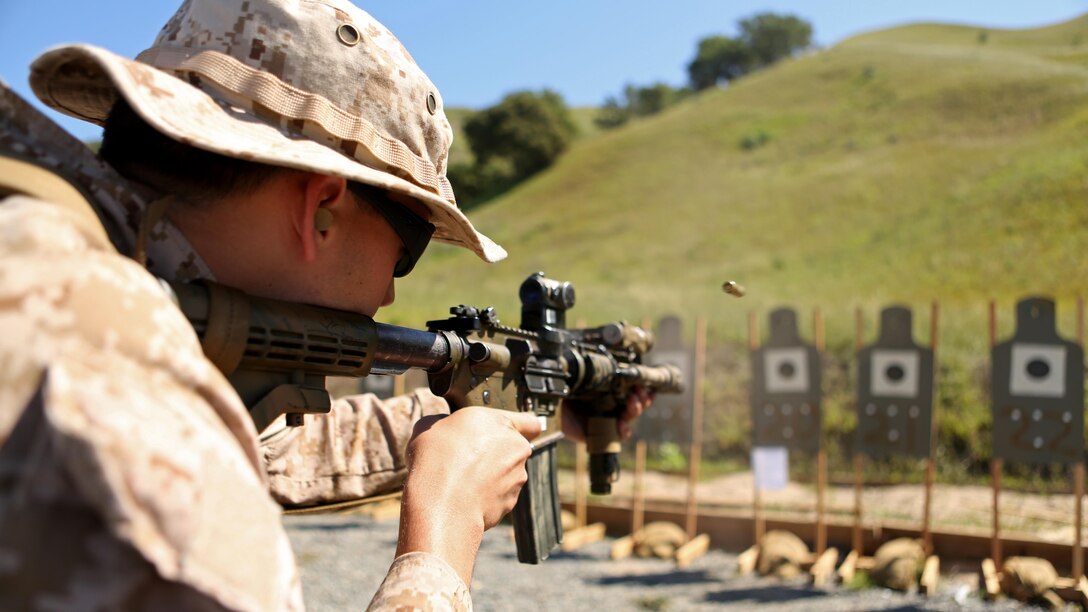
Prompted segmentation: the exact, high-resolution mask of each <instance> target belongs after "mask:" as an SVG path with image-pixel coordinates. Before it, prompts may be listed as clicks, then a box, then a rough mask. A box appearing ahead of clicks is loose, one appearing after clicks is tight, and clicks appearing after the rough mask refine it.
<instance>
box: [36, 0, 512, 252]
mask: <svg viewBox="0 0 1088 612" xmlns="http://www.w3.org/2000/svg"><path fill="white" fill-rule="evenodd" d="M30 84H31V87H32V88H33V90H34V93H35V94H36V95H37V96H38V97H39V98H40V99H41V100H42V102H44V103H45V104H47V105H48V106H50V107H52V108H54V109H56V110H58V111H60V112H62V113H65V114H68V115H71V116H73V117H76V118H79V119H84V120H86V121H90V122H92V123H97V124H99V125H101V124H103V122H104V121H105V119H106V116H107V115H108V114H109V111H110V109H111V108H112V107H113V104H114V102H115V101H116V100H117V98H118V96H123V97H124V98H125V100H127V101H128V103H129V105H130V106H132V108H133V109H134V110H135V111H136V112H137V113H138V114H139V115H140V116H141V117H143V119H144V120H145V121H147V122H148V123H149V124H151V125H152V126H153V127H154V128H155V129H157V130H159V131H160V132H162V133H163V134H165V135H167V136H169V137H170V138H173V139H175V140H177V141H179V142H182V143H185V144H188V145H192V146H195V147H198V148H201V149H206V150H208V151H213V152H215V153H220V154H223V155H227V156H230V157H236V158H241V159H246V160H251V161H256V162H262V163H266V164H271V165H275V166H283V167H287V168H296V169H300V170H307V171H311V172H318V173H322V174H331V175H335V176H342V177H344V178H347V179H349V180H352V181H358V182H360V183H365V184H368V185H373V186H375V187H379V188H382V189H386V190H389V191H391V192H395V193H400V194H404V195H406V196H409V197H411V198H414V199H415V200H417V201H419V202H421V203H423V204H424V205H426V206H427V208H428V209H429V210H430V211H431V215H432V216H431V219H430V221H431V223H433V224H434V225H435V226H436V228H437V229H436V231H435V236H434V237H435V239H437V240H440V241H442V242H447V243H450V244H454V245H457V246H462V247H465V248H468V249H470V250H472V251H473V252H475V253H476V254H477V255H479V256H480V258H482V259H484V260H485V261H489V262H494V261H498V260H500V259H503V258H504V257H506V251H505V250H504V249H503V248H502V247H501V246H499V245H498V244H496V243H495V242H493V241H492V240H491V239H490V238H488V237H487V236H484V235H483V234H481V233H479V232H477V231H476V229H475V228H474V227H473V226H472V223H471V222H470V221H469V220H468V218H467V217H465V215H464V213H462V212H461V211H460V210H459V209H458V208H457V202H456V199H455V197H454V194H453V189H452V188H451V187H450V183H449V181H448V180H447V179H446V165H447V162H448V155H449V147H450V143H451V141H452V140H453V130H452V129H451V128H450V124H449V121H448V120H447V119H446V115H445V112H444V111H443V106H442V98H441V97H440V96H439V94H438V90H437V89H436V88H435V86H434V84H433V83H431V81H430V79H428V78H427V75H425V74H424V73H423V71H422V70H421V69H420V68H419V66H417V65H416V63H415V61H414V60H413V59H412V57H411V55H409V54H408V51H407V50H405V48H404V47H403V46H402V45H401V44H400V41H398V40H397V39H396V37H394V36H393V34H392V33H390V32H389V30H388V29H386V28H385V26H383V25H382V24H380V23H378V22H377V21H376V20H375V19H374V18H373V17H371V16H370V15H368V14H367V13H366V12H364V11H362V10H360V9H359V8H357V7H355V6H354V5H352V4H351V3H349V2H347V1H346V0H186V2H185V3H184V4H182V6H181V8H180V9H178V12H177V13H176V14H175V15H174V17H173V18H171V19H170V21H169V22H167V24H166V25H165V26H164V27H163V29H162V31H161V32H160V33H159V35H158V37H157V38H156V39H155V43H154V45H153V46H152V47H151V48H150V49H148V50H146V51H144V52H143V53H141V54H140V55H139V56H137V58H136V61H133V60H130V59H127V58H123V57H120V56H118V55H116V54H113V53H111V52H109V51H106V50H104V49H101V48H98V47H94V46H90V45H69V46H63V47H58V48H55V49H51V50H49V51H47V52H46V53H44V54H43V55H42V56H41V57H39V58H38V59H37V60H35V62H34V64H33V65H32V67H31V77H30Z"/></svg>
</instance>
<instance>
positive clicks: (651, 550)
mask: <svg viewBox="0 0 1088 612" xmlns="http://www.w3.org/2000/svg"><path fill="white" fill-rule="evenodd" d="M687 541H688V534H687V532H685V531H684V529H683V528H681V527H680V526H679V525H677V524H676V523H670V522H668V521H654V522H653V523H649V524H647V525H645V526H644V527H643V528H642V532H641V533H640V537H639V538H638V542H636V543H635V554H636V555H638V556H640V557H659V558H661V559H672V558H673V557H675V556H676V549H677V548H680V547H681V546H683V545H684V544H685V543H687Z"/></svg>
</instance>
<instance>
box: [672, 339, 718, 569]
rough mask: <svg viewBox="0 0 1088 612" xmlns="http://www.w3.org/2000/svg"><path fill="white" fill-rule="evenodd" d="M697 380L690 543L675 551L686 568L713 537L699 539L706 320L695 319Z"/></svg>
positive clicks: (690, 458)
mask: <svg viewBox="0 0 1088 612" xmlns="http://www.w3.org/2000/svg"><path fill="white" fill-rule="evenodd" d="M694 369H695V380H694V383H693V386H694V387H695V388H694V389H692V392H693V393H694V395H693V396H692V411H691V452H690V453H689V454H688V499H687V520H686V521H685V531H686V533H687V537H688V541H687V543H685V544H684V545H683V546H681V547H680V548H679V549H677V551H676V563H677V565H679V566H680V567H684V566H686V565H688V564H689V563H691V562H692V561H693V560H694V559H696V558H698V557H700V556H702V555H704V554H706V551H707V549H708V548H709V545H710V536H708V535H701V536H696V527H697V521H698V517H699V504H698V501H697V499H696V487H697V486H698V484H699V464H700V462H701V461H702V445H703V399H704V394H703V381H704V379H705V377H706V319H705V318H703V317H696V319H695V367H694Z"/></svg>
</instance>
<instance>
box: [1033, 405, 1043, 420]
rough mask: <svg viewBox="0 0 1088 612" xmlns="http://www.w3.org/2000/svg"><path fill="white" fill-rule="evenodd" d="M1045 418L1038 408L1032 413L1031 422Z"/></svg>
mask: <svg viewBox="0 0 1088 612" xmlns="http://www.w3.org/2000/svg"><path fill="white" fill-rule="evenodd" d="M1042 418H1043V411H1042V410H1039V409H1038V408H1036V409H1035V410H1033V411H1032V412H1031V420H1033V421H1038V420H1040V419H1042Z"/></svg>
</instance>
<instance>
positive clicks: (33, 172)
mask: <svg viewBox="0 0 1088 612" xmlns="http://www.w3.org/2000/svg"><path fill="white" fill-rule="evenodd" d="M11 195H26V196H31V197H34V198H38V199H39V200H46V201H48V202H53V203H54V204H57V205H60V206H63V207H64V208H66V209H68V210H69V211H70V212H72V213H74V214H75V215H76V216H78V217H79V218H80V220H81V221H83V222H84V223H85V225H84V227H86V228H89V229H90V231H92V232H93V233H94V235H95V237H96V238H99V239H100V242H101V243H102V244H103V245H104V246H106V248H109V249H111V250H114V251H116V248H115V247H114V246H113V243H112V242H111V241H110V238H109V235H108V234H107V233H106V228H105V227H103V225H102V221H101V220H100V219H99V218H98V215H97V214H95V211H94V207H92V206H91V203H90V201H88V200H87V198H86V197H84V196H83V194H82V193H80V191H79V190H78V189H76V188H75V187H74V186H73V185H72V183H70V182H68V181H67V180H65V179H64V178H62V177H61V176H60V175H58V174H57V173H55V172H53V171H52V170H49V169H47V168H43V167H42V166H39V165H37V164H35V163H32V162H29V161H26V160H22V159H18V158H16V157H14V156H12V155H11V154H10V153H8V152H7V151H3V150H0V200H2V199H4V198H6V197H8V196H11Z"/></svg>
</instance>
